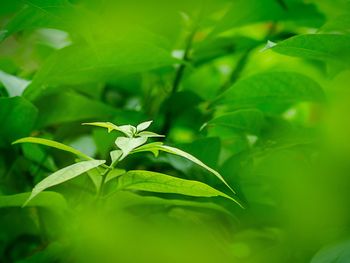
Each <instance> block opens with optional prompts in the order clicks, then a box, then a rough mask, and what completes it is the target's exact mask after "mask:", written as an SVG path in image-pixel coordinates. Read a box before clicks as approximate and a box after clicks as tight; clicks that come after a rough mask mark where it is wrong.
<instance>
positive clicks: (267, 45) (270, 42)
mask: <svg viewBox="0 0 350 263" xmlns="http://www.w3.org/2000/svg"><path fill="white" fill-rule="evenodd" d="M276 45H277V44H276V43H275V42H272V41H270V40H267V43H266V45H265V46H264V47H263V48H262V49H261V50H260V52H264V51H266V50H268V49H270V48H273V47H274V46H276Z"/></svg>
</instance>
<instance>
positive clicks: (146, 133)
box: [137, 131, 165, 138]
mask: <svg viewBox="0 0 350 263" xmlns="http://www.w3.org/2000/svg"><path fill="white" fill-rule="evenodd" d="M137 136H140V137H147V138H152V137H165V136H164V135H160V134H157V133H155V132H150V131H142V132H140V133H138V134H137Z"/></svg>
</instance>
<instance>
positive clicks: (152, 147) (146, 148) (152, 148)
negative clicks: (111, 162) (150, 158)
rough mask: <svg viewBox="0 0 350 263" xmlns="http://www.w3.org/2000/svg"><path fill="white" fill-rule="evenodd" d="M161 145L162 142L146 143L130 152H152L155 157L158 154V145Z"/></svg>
mask: <svg viewBox="0 0 350 263" xmlns="http://www.w3.org/2000/svg"><path fill="white" fill-rule="evenodd" d="M161 145H163V143H162V142H151V143H147V144H145V145H142V146H140V147H138V148H136V149H134V150H132V152H131V153H138V152H152V153H153V154H154V156H155V157H157V156H158V154H159V147H160V146H161Z"/></svg>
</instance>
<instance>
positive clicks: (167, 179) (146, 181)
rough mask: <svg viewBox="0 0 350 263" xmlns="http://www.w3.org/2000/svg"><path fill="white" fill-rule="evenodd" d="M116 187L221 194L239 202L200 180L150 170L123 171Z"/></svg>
mask: <svg viewBox="0 0 350 263" xmlns="http://www.w3.org/2000/svg"><path fill="white" fill-rule="evenodd" d="M118 188H119V189H123V190H140V191H149V192H156V193H174V194H182V195H189V196H198V197H213V196H222V197H225V198H228V199H230V200H232V201H234V202H236V203H237V204H239V203H238V202H237V201H236V200H235V199H233V198H232V197H230V196H228V195H226V194H225V193H222V192H220V191H219V190H216V189H214V188H212V187H211V186H209V185H207V184H204V183H202V182H198V181H192V180H185V179H180V178H176V177H173V176H169V175H166V174H162V173H156V172H150V171H142V170H134V171H129V172H127V173H125V174H124V175H122V176H120V177H119V181H118ZM239 205H240V204H239Z"/></svg>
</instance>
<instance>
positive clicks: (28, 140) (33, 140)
mask: <svg viewBox="0 0 350 263" xmlns="http://www.w3.org/2000/svg"><path fill="white" fill-rule="evenodd" d="M17 143H36V144H41V145H45V146H49V147H53V148H56V149H59V150H62V151H66V152H70V153H73V154H75V155H76V156H78V157H81V158H82V159H85V160H92V158H91V157H90V156H87V155H86V154H84V153H82V152H80V151H78V150H77V149H74V148H72V147H70V146H67V145H65V144H62V143H59V142H55V141H52V140H48V139H42V138H35V137H26V138H22V139H19V140H17V141H15V142H13V143H12V144H17Z"/></svg>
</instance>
